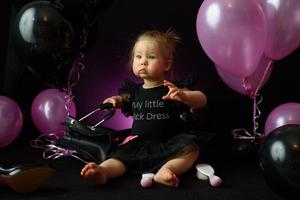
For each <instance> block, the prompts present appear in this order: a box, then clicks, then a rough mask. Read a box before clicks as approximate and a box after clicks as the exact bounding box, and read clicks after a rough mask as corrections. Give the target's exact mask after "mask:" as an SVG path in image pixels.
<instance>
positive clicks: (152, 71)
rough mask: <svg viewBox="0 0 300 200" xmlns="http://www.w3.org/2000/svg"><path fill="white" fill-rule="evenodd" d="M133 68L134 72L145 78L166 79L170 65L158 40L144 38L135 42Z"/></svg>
mask: <svg viewBox="0 0 300 200" xmlns="http://www.w3.org/2000/svg"><path fill="white" fill-rule="evenodd" d="M132 68H133V73H134V74H135V75H136V76H137V77H140V78H142V79H144V80H153V81H157V80H163V79H164V73H165V71H167V70H168V66H167V62H166V60H165V58H164V57H163V55H162V53H161V51H160V49H159V46H158V44H157V42H156V41H153V40H149V39H142V40H139V41H138V42H137V43H136V44H135V47H134V55H133V66H132Z"/></svg>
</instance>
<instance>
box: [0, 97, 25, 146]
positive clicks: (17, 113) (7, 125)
mask: <svg viewBox="0 0 300 200" xmlns="http://www.w3.org/2000/svg"><path fill="white" fill-rule="evenodd" d="M0 122H1V125H0V148H1V147H4V146H7V145H9V144H10V143H12V142H13V141H14V140H15V139H16V138H17V137H18V135H19V133H20V131H21V129H22V126H23V114H22V111H21V109H20V107H19V105H18V104H17V102H15V101H14V100H12V99H10V98H8V97H6V96H0Z"/></svg>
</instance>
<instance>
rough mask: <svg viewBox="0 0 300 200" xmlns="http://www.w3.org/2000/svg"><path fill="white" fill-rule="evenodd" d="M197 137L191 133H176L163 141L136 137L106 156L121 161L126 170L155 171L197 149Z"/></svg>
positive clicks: (137, 171)
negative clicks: (169, 161) (173, 159)
mask: <svg viewBox="0 0 300 200" xmlns="http://www.w3.org/2000/svg"><path fill="white" fill-rule="evenodd" d="M198 140H199V138H198V137H197V136H195V135H193V134H186V133H182V134H178V135H175V136H173V137H171V138H169V139H168V140H166V141H164V142H154V141H149V140H146V139H143V138H142V137H137V138H135V139H133V140H131V141H129V142H128V143H126V144H124V145H122V146H119V147H118V148H116V149H114V150H113V151H112V152H111V153H110V154H109V155H108V158H115V159H118V160H120V161H122V162H123V163H124V164H125V166H126V169H127V171H128V172H131V173H134V174H141V173H155V172H156V171H157V170H158V169H160V168H161V167H162V166H163V165H164V164H165V163H166V162H167V161H168V160H171V159H172V158H175V157H178V156H179V155H183V154H185V153H188V152H190V151H193V150H198V149H199V142H198Z"/></svg>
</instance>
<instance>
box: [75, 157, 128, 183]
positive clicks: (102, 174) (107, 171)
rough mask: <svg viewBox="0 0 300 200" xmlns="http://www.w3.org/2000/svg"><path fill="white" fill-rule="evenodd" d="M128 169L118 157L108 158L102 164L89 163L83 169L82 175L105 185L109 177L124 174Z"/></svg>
mask: <svg viewBox="0 0 300 200" xmlns="http://www.w3.org/2000/svg"><path fill="white" fill-rule="evenodd" d="M125 171H126V167H125V165H124V164H123V163H122V162H121V161H119V160H117V159H113V158H111V159H108V160H105V161H103V162H102V163H101V164H100V165H97V164H96V163H88V164H87V165H86V166H85V167H84V168H82V170H81V173H80V174H81V176H83V177H84V178H86V179H89V180H91V181H93V182H95V183H96V184H98V185H104V184H105V183H106V182H107V180H108V179H111V178H114V177H119V176H122V175H123V174H124V173H125Z"/></svg>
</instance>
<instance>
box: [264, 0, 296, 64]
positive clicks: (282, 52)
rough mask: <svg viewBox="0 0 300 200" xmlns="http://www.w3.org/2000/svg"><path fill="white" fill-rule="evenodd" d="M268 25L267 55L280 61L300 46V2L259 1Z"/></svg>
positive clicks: (291, 0)
mask: <svg viewBox="0 0 300 200" xmlns="http://www.w3.org/2000/svg"><path fill="white" fill-rule="evenodd" d="M259 3H260V4H261V7H262V8H263V11H264V14H265V17H266V23H267V41H266V47H265V54H266V56H267V57H269V58H271V59H273V60H279V59H281V58H283V57H285V56H287V55H288V54H290V53H291V52H292V51H294V50H295V49H297V48H298V47H299V46H300V1H299V0H273V1H270V0H259Z"/></svg>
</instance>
